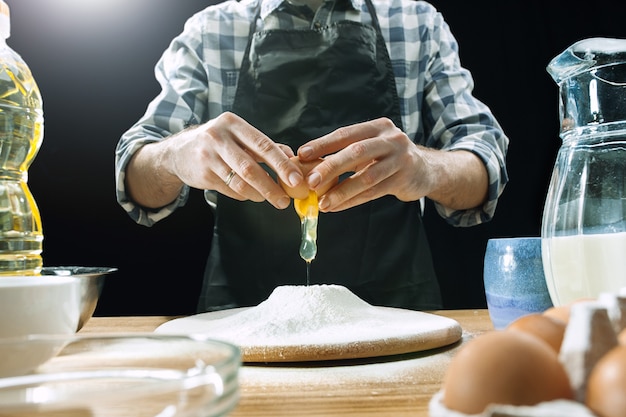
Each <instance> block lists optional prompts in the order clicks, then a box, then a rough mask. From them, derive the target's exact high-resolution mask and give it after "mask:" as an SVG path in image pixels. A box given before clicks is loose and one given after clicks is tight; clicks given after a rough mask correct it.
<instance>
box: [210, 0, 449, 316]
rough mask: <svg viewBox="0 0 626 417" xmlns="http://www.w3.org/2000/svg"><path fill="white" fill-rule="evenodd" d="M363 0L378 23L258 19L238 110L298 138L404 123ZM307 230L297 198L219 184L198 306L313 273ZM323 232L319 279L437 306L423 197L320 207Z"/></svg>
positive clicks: (243, 298)
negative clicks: (297, 25) (265, 24)
mask: <svg viewBox="0 0 626 417" xmlns="http://www.w3.org/2000/svg"><path fill="white" fill-rule="evenodd" d="M366 2H367V6H368V10H369V12H370V14H371V16H372V23H373V26H369V25H364V24H361V23H356V22H352V21H340V22H336V23H331V24H328V25H326V26H321V27H313V28H311V29H304V30H303V29H295V30H282V29H273V30H264V31H258V32H257V31H256V30H255V25H254V24H253V28H252V31H251V33H253V35H252V36H251V39H250V41H249V43H248V50H247V51H246V53H245V55H244V58H243V63H242V68H241V72H240V75H239V81H238V85H237V93H236V96H235V101H234V106H233V112H234V113H236V114H238V115H239V116H241V117H242V118H244V119H245V120H247V121H248V122H249V123H250V124H252V125H253V126H255V127H257V128H258V129H259V130H261V131H262V132H263V133H265V134H266V135H267V136H269V137H270V138H272V139H273V140H274V141H276V142H278V143H285V144H287V145H289V146H291V147H292V149H294V150H296V149H297V148H298V147H299V146H301V145H302V144H304V143H305V142H307V141H309V140H311V139H315V138H318V137H320V136H323V135H325V134H327V133H329V132H332V131H333V130H335V129H337V128H338V127H341V126H346V125H350V124H354V123H359V122H363V121H366V120H372V119H375V118H379V117H382V116H386V117H388V118H390V119H391V120H393V122H394V123H395V124H396V126H398V127H400V128H402V120H401V114H400V109H399V101H398V97H397V91H396V84H395V78H394V75H393V70H392V67H391V61H390V59H389V55H388V52H387V48H386V45H385V42H384V39H383V37H382V34H381V31H380V27H379V24H378V19H377V17H376V13H375V10H374V7H373V6H372V4H371V0H366ZM335 4H337V2H336V3H335ZM255 21H256V20H255ZM266 170H267V171H268V173H269V174H270V175H272V176H273V177H274V178H276V175H275V174H274V173H273V172H271V171H270V170H269V169H268V168H267V167H266ZM300 236H301V234H300V219H299V217H298V215H297V214H296V213H295V211H294V209H293V207H292V206H291V207H289V208H287V209H286V210H277V209H275V208H274V207H272V206H271V205H270V204H269V203H267V202H264V203H254V202H249V201H247V202H240V201H236V200H233V199H231V198H228V197H226V196H223V195H221V194H219V195H218V197H217V210H216V216H215V229H214V235H213V242H212V249H211V253H210V255H209V260H208V264H207V269H206V273H205V282H204V286H203V289H202V294H201V297H200V302H199V306H198V310H199V311H210V310H218V309H224V308H232V307H243V306H253V305H257V304H259V303H260V302H261V301H263V300H265V299H266V298H267V297H268V296H269V295H270V293H271V292H272V291H273V289H274V288H275V287H277V286H280V285H304V284H306V276H307V275H306V263H305V261H304V260H302V258H300V256H299V253H298V249H299V247H300ZM317 243H318V252H317V256H316V258H315V259H314V260H313V262H312V263H311V281H310V282H311V284H317V283H319V284H323V283H326V284H339V285H343V286H345V287H347V288H349V289H350V290H351V291H352V292H354V293H355V294H356V295H357V296H359V297H361V298H362V299H364V300H365V301H367V302H369V303H371V304H374V305H386V306H393V307H401V308H409V309H437V308H441V298H440V294H439V286H438V284H437V280H436V277H435V273H434V270H433V266H432V260H431V256H430V250H429V247H428V243H427V240H426V236H425V234H424V230H423V227H422V222H421V212H420V205H419V202H411V203H405V202H401V201H399V200H398V199H397V198H395V197H393V196H385V197H383V198H379V199H377V200H375V201H371V202H369V203H366V204H363V205H361V206H358V207H354V208H351V209H348V210H345V211H342V212H339V213H320V216H319V222H318V240H317Z"/></svg>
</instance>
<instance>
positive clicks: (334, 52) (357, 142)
mask: <svg viewBox="0 0 626 417" xmlns="http://www.w3.org/2000/svg"><path fill="white" fill-rule="evenodd" d="M156 76H157V79H158V80H159V82H160V84H161V86H162V92H161V93H160V94H159V96H157V97H156V98H155V99H154V100H153V101H152V103H151V104H150V105H149V106H148V109H147V111H146V114H145V115H144V116H143V117H142V118H141V119H140V120H139V121H138V122H137V124H135V125H134V126H133V127H132V128H131V129H130V130H129V131H127V132H126V133H125V134H124V135H123V137H122V138H121V140H120V142H119V144H118V149H117V156H116V175H117V196H118V201H119V202H120V204H121V205H122V207H124V208H125V209H126V210H127V211H128V213H129V214H130V215H131V217H132V218H133V219H135V221H137V222H138V223H140V224H143V225H147V226H149V225H152V224H153V223H154V222H156V221H158V220H160V219H162V218H164V217H165V216H168V215H170V214H171V213H172V212H173V211H174V210H175V209H176V208H177V207H179V206H181V205H183V204H184V203H185V201H186V198H187V195H188V191H189V188H190V187H193V188H198V189H204V190H208V195H210V196H212V197H211V198H209V200H211V203H212V205H213V207H214V208H215V210H216V212H215V229H214V235H213V241H212V248H211V251H210V255H209V260H208V263H207V269H206V273H205V281H204V286H203V288H202V293H201V295H200V301H199V305H198V310H199V311H209V310H216V309H224V308H232V307H236V306H249V305H255V304H258V303H259V302H261V301H263V300H264V299H265V298H267V296H268V295H269V294H270V293H271V291H272V290H273V289H274V288H275V287H276V286H278V285H287V284H304V283H305V282H306V279H305V276H306V275H305V274H306V272H305V262H304V261H303V260H302V259H300V257H299V255H298V247H299V241H300V230H299V227H300V225H299V219H298V217H297V216H296V214H295V213H294V212H293V210H285V208H287V207H288V206H289V205H290V197H299V198H300V197H301V195H300V194H302V193H303V192H305V191H308V189H311V190H313V191H316V192H317V193H318V196H319V209H320V211H321V212H322V213H321V215H320V218H319V232H318V244H319V245H318V246H319V250H318V254H317V257H316V259H315V260H314V261H313V263H312V265H311V270H312V276H313V279H312V282H313V283H315V282H319V283H335V284H341V285H345V286H346V287H348V288H349V289H350V290H352V291H353V292H354V293H355V294H356V295H358V296H360V297H361V298H363V299H364V300H366V301H368V302H370V303H372V304H376V305H388V306H396V307H402V308H412V309H434V308H440V307H441V298H440V294H439V287H438V285H437V280H436V276H435V274H434V271H433V267H432V261H431V259H430V251H429V249H428V243H427V239H426V236H425V234H424V231H423V227H422V224H421V209H420V199H422V198H429V199H432V200H433V201H434V202H435V203H436V206H437V209H438V212H439V213H440V214H441V215H442V216H444V217H445V218H446V219H447V220H448V221H449V222H450V223H451V224H453V225H455V226H471V225H475V224H479V223H481V222H484V221H488V220H490V219H491V217H492V216H493V214H494V211H495V207H496V203H497V199H498V197H499V196H500V194H501V192H502V190H503V189H504V186H505V184H506V182H507V173H506V166H505V154H506V151H507V147H508V139H507V137H506V136H505V135H504V133H503V132H502V130H501V128H500V126H499V125H498V123H497V121H496V120H495V119H494V117H493V115H492V114H491V112H490V111H489V109H488V108H487V107H486V106H485V105H484V104H482V103H481V102H480V101H478V100H477V99H476V98H474V97H473V96H472V94H471V91H472V88H473V81H472V78H471V75H470V74H469V72H468V71H467V70H465V69H463V68H462V67H461V66H460V63H459V59H458V53H457V44H456V41H455V39H454V38H453V36H452V34H451V33H450V31H449V28H448V26H447V24H446V23H445V21H444V20H443V18H442V16H441V15H440V14H439V13H437V12H436V10H435V9H434V8H433V7H432V6H431V5H429V4H427V3H424V2H414V1H411V0H305V1H304V2H303V3H301V4H299V3H296V2H295V0H294V1H293V2H289V1H283V0H241V1H240V2H237V1H232V0H231V1H226V2H224V3H221V4H218V5H215V6H210V7H208V8H207V9H205V10H203V11H201V12H199V13H197V14H196V15H195V16H193V17H192V18H190V19H189V20H188V22H187V24H186V25H185V29H184V31H183V33H182V34H181V35H179V36H178V37H177V38H175V39H174V40H173V41H172V43H171V45H170V47H169V48H168V50H167V51H166V52H165V53H164V55H163V57H162V58H161V60H160V61H159V63H158V64H157V67H156ZM294 153H295V154H297V157H293V156H294ZM305 165H306V166H307V168H306V169H303V167H304V166H305ZM311 167H312V168H311ZM309 169H310V170H309ZM305 174H306V175H305ZM338 179H339V180H338ZM337 180H338V181H337ZM280 182H282V183H284V184H285V187H284V188H283V187H281V186H280V184H279V183H280ZM285 190H287V191H288V192H289V193H288V192H286V191H285Z"/></svg>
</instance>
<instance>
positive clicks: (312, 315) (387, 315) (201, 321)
mask: <svg viewBox="0 0 626 417" xmlns="http://www.w3.org/2000/svg"><path fill="white" fill-rule="evenodd" d="M215 313H217V312H212V313H203V314H198V315H195V316H190V317H186V318H182V319H176V320H172V321H170V322H168V323H165V324H163V325H161V326H160V327H159V328H158V329H157V331H158V332H161V333H203V334H208V335H210V336H211V337H214V338H217V339H221V340H225V341H228V342H231V343H234V344H236V345H239V346H248V345H264V346H277V345H315V344H329V343H331V344H332V343H351V342H356V341H368V340H381V339H382V340H384V339H389V338H397V337H404V336H407V335H413V334H415V333H416V330H419V331H417V333H419V332H426V331H428V330H429V327H430V326H434V327H433V328H435V329H436V328H438V326H439V325H438V323H436V322H435V323H432V322H431V321H429V320H424V321H423V322H420V320H419V316H417V315H418V314H424V315H426V313H419V312H416V311H412V310H403V309H397V308H388V307H377V306H373V305H371V304H369V303H367V302H365V301H364V300H362V299H360V298H359V297H357V296H356V295H355V294H353V293H352V292H351V291H350V290H348V289H347V288H345V287H343V286H340V285H311V286H281V287H277V288H276V289H275V290H274V291H273V292H272V294H271V295H270V296H269V297H268V298H267V299H266V300H265V301H263V302H262V303H260V304H259V305H257V306H255V307H250V308H244V309H236V310H235V311H230V312H229V311H226V312H223V314H225V316H223V317H219V318H215V317H216V315H215Z"/></svg>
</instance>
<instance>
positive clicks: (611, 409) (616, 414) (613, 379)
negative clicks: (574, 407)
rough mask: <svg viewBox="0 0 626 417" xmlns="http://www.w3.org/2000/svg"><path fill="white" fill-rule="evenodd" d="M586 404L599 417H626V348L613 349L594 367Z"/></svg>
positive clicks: (590, 376) (588, 383)
mask: <svg viewBox="0 0 626 417" xmlns="http://www.w3.org/2000/svg"><path fill="white" fill-rule="evenodd" d="M585 404H586V405H587V407H589V408H590V409H591V410H592V411H593V412H594V413H596V414H597V415H598V417H624V416H626V346H621V345H619V346H617V347H615V348H613V349H611V350H610V351H608V352H607V353H606V354H605V355H604V356H602V358H600V360H599V361H598V362H597V363H596V365H595V366H594V367H593V369H592V370H591V373H590V374H589V380H588V382H587V395H586V398H585Z"/></svg>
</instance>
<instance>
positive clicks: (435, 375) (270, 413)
mask: <svg viewBox="0 0 626 417" xmlns="http://www.w3.org/2000/svg"><path fill="white" fill-rule="evenodd" d="M432 313H433V314H439V315H442V316H445V317H450V318H452V319H455V320H456V321H458V322H459V324H460V325H461V327H462V328H463V336H462V339H461V341H460V342H458V343H455V344H453V345H451V346H448V347H444V348H439V349H434V350H430V351H427V352H421V353H414V354H406V355H396V356H390V357H384V358H373V359H366V360H365V359H358V360H346V361H327V362H320V363H299V364H295V365H294V364H266V365H259V364H250V365H249V364H243V366H242V367H241V370H240V372H239V384H240V394H241V399H240V401H239V405H238V406H237V408H235V410H234V411H233V412H232V413H231V414H230V415H231V416H233V417H238V416H240V417H248V416H267V417H282V416H319V417H322V416H323V417H333V416H394V417H404V416H407V417H408V416H411V417H420V416H428V403H429V401H430V399H431V398H432V396H433V395H434V394H435V393H436V392H437V391H439V389H440V388H441V382H442V379H443V376H444V373H445V370H446V367H447V364H448V363H449V361H450V359H451V358H452V356H453V355H454V354H455V352H456V351H457V350H458V349H459V348H460V347H462V346H463V343H466V342H467V341H468V340H470V339H472V338H474V337H476V336H478V335H479V334H481V333H484V332H486V331H489V330H491V329H493V326H492V324H491V321H490V319H489V314H488V313H487V310H440V311H435V312H432ZM171 318H172V317H166V316H155V317H143V316H141V317H93V318H92V319H91V320H90V321H89V322H87V324H86V325H85V327H84V328H83V329H82V330H81V331H80V333H81V334H99V333H124V332H151V331H153V330H154V329H155V328H157V327H158V326H159V325H160V324H162V323H164V322H166V321H167V320H170V319H171Z"/></svg>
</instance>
